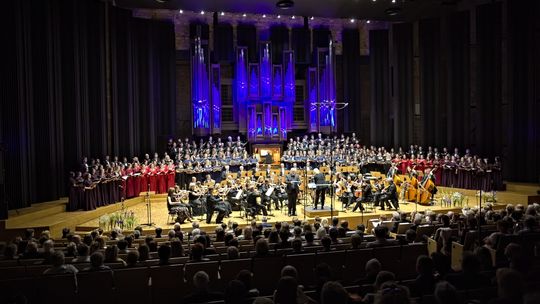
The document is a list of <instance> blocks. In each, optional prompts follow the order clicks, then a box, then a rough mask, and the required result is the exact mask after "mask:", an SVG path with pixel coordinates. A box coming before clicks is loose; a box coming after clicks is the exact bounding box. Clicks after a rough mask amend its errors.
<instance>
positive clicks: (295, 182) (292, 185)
mask: <svg viewBox="0 0 540 304" xmlns="http://www.w3.org/2000/svg"><path fill="white" fill-rule="evenodd" d="M286 183H287V200H288V205H287V206H288V208H289V212H288V215H289V216H296V201H297V200H298V192H300V185H299V184H300V178H299V177H298V174H297V173H296V168H292V169H291V171H290V173H289V175H287V177H286Z"/></svg>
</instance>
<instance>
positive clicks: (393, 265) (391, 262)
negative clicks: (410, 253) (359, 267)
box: [373, 246, 402, 271]
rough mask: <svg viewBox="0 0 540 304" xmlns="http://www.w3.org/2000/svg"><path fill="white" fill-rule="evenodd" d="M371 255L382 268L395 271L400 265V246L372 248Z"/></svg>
mask: <svg viewBox="0 0 540 304" xmlns="http://www.w3.org/2000/svg"><path fill="white" fill-rule="evenodd" d="M373 256H374V257H376V258H377V259H378V260H379V262H381V265H382V269H383V270H388V271H395V270H396V269H400V267H401V266H402V265H401V264H400V262H399V260H400V259H401V246H388V247H377V248H373Z"/></svg>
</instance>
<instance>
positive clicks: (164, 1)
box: [156, 0, 169, 3]
mask: <svg viewBox="0 0 540 304" xmlns="http://www.w3.org/2000/svg"><path fill="white" fill-rule="evenodd" d="M156 2H157V3H167V2H169V0H156Z"/></svg>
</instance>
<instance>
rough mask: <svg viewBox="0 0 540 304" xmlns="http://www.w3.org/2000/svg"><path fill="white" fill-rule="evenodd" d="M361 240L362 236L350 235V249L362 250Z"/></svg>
mask: <svg viewBox="0 0 540 304" xmlns="http://www.w3.org/2000/svg"><path fill="white" fill-rule="evenodd" d="M362 238H363V235H362V236H360V235H358V234H356V233H355V234H353V235H351V249H360V248H363V246H362Z"/></svg>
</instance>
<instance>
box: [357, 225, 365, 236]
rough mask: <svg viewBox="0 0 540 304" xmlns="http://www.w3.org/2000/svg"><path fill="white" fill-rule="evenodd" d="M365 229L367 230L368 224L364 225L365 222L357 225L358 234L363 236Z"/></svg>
mask: <svg viewBox="0 0 540 304" xmlns="http://www.w3.org/2000/svg"><path fill="white" fill-rule="evenodd" d="M365 231H366V226H364V224H358V226H356V231H355V233H356V234H358V235H360V236H362V237H363V236H364V233H365Z"/></svg>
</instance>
